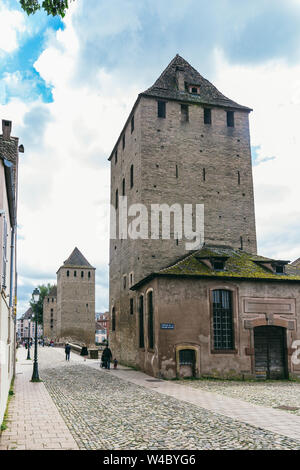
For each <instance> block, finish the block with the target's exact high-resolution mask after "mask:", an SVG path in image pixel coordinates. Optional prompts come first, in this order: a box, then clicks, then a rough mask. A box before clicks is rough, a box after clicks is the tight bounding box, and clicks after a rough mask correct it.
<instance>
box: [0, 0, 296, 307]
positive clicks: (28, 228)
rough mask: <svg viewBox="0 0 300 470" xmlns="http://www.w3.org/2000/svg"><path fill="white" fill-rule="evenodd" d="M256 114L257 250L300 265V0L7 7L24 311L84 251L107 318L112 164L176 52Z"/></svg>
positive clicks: (3, 93)
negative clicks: (135, 113) (135, 114)
mask: <svg viewBox="0 0 300 470" xmlns="http://www.w3.org/2000/svg"><path fill="white" fill-rule="evenodd" d="M177 53H178V54H180V55H181V56H182V57H184V58H185V59H186V60H187V61H188V62H189V63H190V64H191V65H192V66H193V67H195V68H196V69H197V70H198V71H199V72H200V73H201V75H202V76H204V77H205V78H207V79H208V80H209V81H211V82H212V83H213V84H214V85H215V86H216V87H217V88H218V89H219V90H220V91H221V92H222V93H223V94H224V95H225V96H227V97H229V98H231V99H232V100H234V101H237V102H238V103H240V104H243V105H245V106H249V107H250V108H252V109H253V112H252V113H251V114H250V133H251V146H252V159H253V177H254V193H255V210H256V228H257V238H258V252H259V253H260V254H261V255H264V256H270V257H273V258H276V259H285V260H291V261H293V260H294V259H296V258H298V257H299V256H300V237H299V233H300V208H299V201H300V184H299V182H300V178H299V174H300V133H299V126H300V0H251V1H243V2H241V1H240V0H210V2H207V1H206V0H184V1H182V0H180V1H179V0H172V2H170V1H167V0H88V1H87V0H74V1H73V2H71V4H70V9H69V10H68V12H67V15H66V16H65V18H64V19H63V20H61V19H59V18H52V17H49V16H47V14H46V13H45V12H42V11H41V12H38V13H37V14H35V15H32V16H29V17H28V16H27V15H26V14H25V13H24V12H23V11H22V10H21V8H20V6H19V2H18V1H17V0H0V118H1V119H9V120H12V122H13V130H12V135H14V136H18V137H19V138H20V143H22V144H23V145H24V147H25V153H24V154H20V165H19V194H18V310H17V315H18V316H20V315H22V314H23V313H24V312H25V310H26V309H27V308H28V302H29V299H30V297H31V293H32V291H33V289H34V288H35V287H36V285H38V284H43V283H48V282H50V283H52V284H53V283H55V282H56V272H57V270H58V268H59V267H60V266H61V265H62V264H63V262H64V260H66V259H67V258H68V256H69V255H70V253H71V252H72V250H73V249H74V247H75V246H77V247H78V248H79V249H80V250H81V252H82V253H83V255H84V256H85V257H86V258H87V259H88V261H89V262H90V263H91V264H92V265H93V266H94V267H96V311H97V312H100V311H102V312H103V311H106V310H107V309H108V248H109V240H108V220H109V215H108V212H109V209H108V207H109V194H110V190H109V184H110V174H109V171H110V170H109V162H108V161H107V158H108V157H109V155H110V152H111V150H112V148H113V146H114V144H115V141H116V139H117V138H118V136H119V134H120V131H121V130H122V127H123V125H124V123H125V120H126V118H127V117H128V114H129V112H130V110H131V108H132V106H133V104H134V102H135V99H136V97H137V95H138V93H140V92H141V91H144V90H145V89H147V88H149V86H151V85H152V84H153V83H154V81H155V80H156V79H157V77H158V76H159V75H160V73H161V72H162V71H163V70H164V68H165V67H166V66H167V65H168V63H169V62H170V61H171V60H172V58H173V57H174V56H175V55H176V54H177Z"/></svg>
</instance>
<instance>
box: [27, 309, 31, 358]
mask: <svg viewBox="0 0 300 470" xmlns="http://www.w3.org/2000/svg"><path fill="white" fill-rule="evenodd" d="M27 330H28V334H27V359H29V360H31V357H30V318H28V327H27Z"/></svg>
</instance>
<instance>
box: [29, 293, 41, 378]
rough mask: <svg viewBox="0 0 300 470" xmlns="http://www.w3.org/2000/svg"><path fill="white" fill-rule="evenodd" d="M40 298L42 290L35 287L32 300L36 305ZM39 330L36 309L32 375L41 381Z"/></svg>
mask: <svg viewBox="0 0 300 470" xmlns="http://www.w3.org/2000/svg"><path fill="white" fill-rule="evenodd" d="M39 298H40V291H39V290H38V289H34V291H33V293H32V301H33V303H34V304H35V305H36V304H37V303H38V301H39ZM37 330H38V316H37V312H36V311H35V331H34V362H33V373H32V377H31V382H40V378H39V370H38V356H37V343H38V340H37Z"/></svg>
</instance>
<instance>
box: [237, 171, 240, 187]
mask: <svg viewBox="0 0 300 470" xmlns="http://www.w3.org/2000/svg"><path fill="white" fill-rule="evenodd" d="M237 174H238V184H241V175H240V172H239V171H238V172H237Z"/></svg>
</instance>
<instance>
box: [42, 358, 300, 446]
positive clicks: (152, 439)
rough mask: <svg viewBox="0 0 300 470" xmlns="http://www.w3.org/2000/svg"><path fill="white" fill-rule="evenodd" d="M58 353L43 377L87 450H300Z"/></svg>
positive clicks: (293, 442)
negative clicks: (59, 358) (65, 359)
mask: <svg viewBox="0 0 300 470" xmlns="http://www.w3.org/2000/svg"><path fill="white" fill-rule="evenodd" d="M54 353H56V358H57V357H58V356H57V354H58V351H49V350H46V351H44V352H42V355H43V356H44V360H43V359H42V361H41V364H42V366H41V376H42V379H43V380H44V384H45V386H46V388H47V390H48V392H49V394H50V396H51V397H52V399H53V401H54V403H55V404H56V406H57V407H58V409H59V411H60V413H61V415H62V416H63V418H64V420H65V422H66V424H67V426H68V427H69V430H70V432H71V433H72V435H73V437H74V439H75V440H76V442H77V444H78V446H79V448H81V449H127V450H130V449H147V450H157V449H298V450H299V449H300V441H299V440H295V439H291V438H288V437H286V436H283V435H280V434H276V433H273V432H270V431H267V430H265V429H260V428H258V427H254V426H251V425H249V424H246V423H242V422H239V421H236V420H233V419H231V418H228V417H226V416H222V415H220V414H217V413H214V412H211V411H207V410H205V409H203V408H201V407H198V406H196V405H193V404H189V403H185V402H184V401H181V400H177V399H175V398H173V397H170V396H166V395H163V394H161V393H157V392H156V391H154V390H149V389H148V388H145V387H142V386H139V385H136V384H133V383H131V382H129V381H125V380H122V379H120V378H118V377H117V376H116V375H115V374H114V373H110V372H107V371H103V370H100V369H96V368H95V367H89V366H88V365H89V364H88V362H87V363H83V362H81V363H79V360H80V359H81V358H78V357H74V355H73V358H71V363H70V364H68V363H64V362H63V356H62V355H60V357H61V360H59V361H57V360H53V354H54ZM46 356H49V357H50V356H51V357H52V366H50V367H49V361H48V363H47V360H45V359H46ZM283 413H284V412H283ZM284 414H285V413H284Z"/></svg>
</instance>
